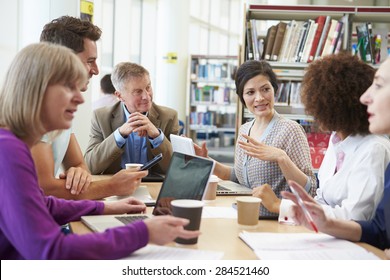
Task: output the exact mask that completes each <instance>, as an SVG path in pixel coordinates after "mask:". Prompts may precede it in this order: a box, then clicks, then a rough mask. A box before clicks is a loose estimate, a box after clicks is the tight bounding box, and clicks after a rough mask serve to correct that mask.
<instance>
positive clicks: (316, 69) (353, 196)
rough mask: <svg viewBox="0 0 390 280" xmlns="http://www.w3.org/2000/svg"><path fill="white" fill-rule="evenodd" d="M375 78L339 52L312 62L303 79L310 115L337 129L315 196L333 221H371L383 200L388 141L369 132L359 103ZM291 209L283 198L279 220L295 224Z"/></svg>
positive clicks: (303, 94)
mask: <svg viewBox="0 0 390 280" xmlns="http://www.w3.org/2000/svg"><path fill="white" fill-rule="evenodd" d="M374 75H375V70H374V68H372V67H371V66H369V65H368V64H366V63H364V62H363V61H362V60H360V59H359V58H358V57H357V56H353V55H351V54H349V53H339V54H337V55H329V56H326V57H324V58H322V59H319V60H316V61H314V62H312V63H310V64H309V66H308V67H307V68H306V73H305V75H304V77H303V81H302V87H301V100H302V103H303V104H304V106H305V109H306V112H307V113H308V115H311V116H313V117H314V119H315V120H316V122H317V123H318V125H319V127H320V128H321V130H322V131H330V132H332V131H333V132H332V135H331V138H330V141H329V145H328V149H327V151H326V154H325V157H324V159H323V161H322V164H321V167H320V169H319V172H318V181H319V188H318V189H317V194H316V196H315V197H314V200H315V201H317V202H318V203H319V204H321V205H322V207H323V209H324V211H325V213H326V215H327V216H328V217H330V218H339V219H344V220H350V219H354V220H370V219H372V217H373V216H374V214H375V209H376V208H377V206H378V204H379V201H380V200H381V198H382V196H383V185H384V173H385V170H386V167H387V165H388V164H389V162H390V141H389V139H388V137H387V136H384V135H373V134H370V132H369V130H368V119H367V107H366V106H365V105H363V104H361V103H360V102H359V98H360V96H361V95H362V94H363V93H364V92H365V91H366V90H367V89H368V88H369V87H370V85H371V84H372V81H373V79H374ZM346 81H347V82H346ZM290 206H291V201H289V200H285V199H283V200H282V203H281V206H280V215H279V220H281V221H282V220H289V221H291V219H289V218H288V217H289V214H288V213H289V208H290ZM290 218H291V217H290Z"/></svg>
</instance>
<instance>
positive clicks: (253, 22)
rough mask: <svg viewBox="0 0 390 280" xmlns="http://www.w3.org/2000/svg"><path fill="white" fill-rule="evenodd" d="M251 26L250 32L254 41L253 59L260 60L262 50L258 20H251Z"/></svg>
mask: <svg viewBox="0 0 390 280" xmlns="http://www.w3.org/2000/svg"><path fill="white" fill-rule="evenodd" d="M249 25H250V30H251V31H252V36H251V39H252V50H253V59H255V60H260V57H261V52H262V50H261V49H260V48H259V40H258V36H257V27H256V20H255V19H251V20H250V22H249Z"/></svg>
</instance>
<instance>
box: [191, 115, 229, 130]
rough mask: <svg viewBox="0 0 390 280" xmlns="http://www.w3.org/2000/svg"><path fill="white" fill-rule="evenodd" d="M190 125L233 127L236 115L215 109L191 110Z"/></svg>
mask: <svg viewBox="0 0 390 280" xmlns="http://www.w3.org/2000/svg"><path fill="white" fill-rule="evenodd" d="M190 125H203V126H216V127H224V128H234V127H235V125H236V116H235V114H229V113H219V112H215V111H208V112H191V113H190Z"/></svg>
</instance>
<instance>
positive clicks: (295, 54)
mask: <svg viewBox="0 0 390 280" xmlns="http://www.w3.org/2000/svg"><path fill="white" fill-rule="evenodd" d="M308 25H309V22H308V21H304V22H303V23H302V25H300V27H299V31H298V32H299V33H298V39H297V41H296V45H295V46H293V49H294V52H293V53H292V58H291V59H290V62H297V60H298V57H299V52H300V50H301V47H302V42H303V40H304V38H305V33H306V30H307V28H308Z"/></svg>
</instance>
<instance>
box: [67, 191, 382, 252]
mask: <svg viewBox="0 0 390 280" xmlns="http://www.w3.org/2000/svg"><path fill="white" fill-rule="evenodd" d="M142 185H146V186H147V187H148V189H149V192H150V194H151V196H152V197H153V198H157V196H158V193H159V191H160V187H161V183H142ZM233 202H235V197H232V196H218V197H217V199H216V200H215V201H211V202H207V203H206V206H226V207H231V205H232V203H233ZM152 210H153V207H148V210H147V211H148V213H151V212H152ZM71 228H72V231H73V232H74V233H77V234H86V233H90V232H91V231H90V230H89V229H88V228H87V227H86V226H85V225H84V224H82V223H81V222H73V223H71ZM200 230H201V232H202V234H201V235H200V236H199V238H198V243H197V244H196V245H186V246H185V247H186V248H192V249H195V248H197V249H202V250H213V251H223V252H224V256H223V259H226V260H254V259H257V257H256V255H255V253H254V252H253V250H252V249H251V248H249V247H248V246H247V245H246V244H245V243H244V242H243V241H242V240H241V239H240V238H239V237H238V234H239V233H240V232H241V231H242V230H247V231H254V232H276V233H277V232H279V233H300V232H310V231H309V230H308V229H306V228H304V227H302V226H290V225H283V224H280V223H278V222H277V221H273V220H259V222H258V225H257V227H256V228H250V229H248V228H244V227H242V226H240V225H239V224H237V221H236V220H235V219H220V218H207V219H202V222H201V227H200ZM357 244H358V245H360V246H362V247H363V248H365V249H366V250H368V251H370V252H372V253H374V254H375V255H377V256H378V257H379V258H381V259H385V258H386V257H385V254H384V252H383V251H382V250H379V249H377V248H375V247H373V246H371V245H368V244H365V243H357ZM167 246H173V247H175V246H180V247H182V246H183V245H177V244H176V243H174V242H172V243H170V244H168V245H167Z"/></svg>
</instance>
